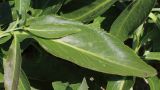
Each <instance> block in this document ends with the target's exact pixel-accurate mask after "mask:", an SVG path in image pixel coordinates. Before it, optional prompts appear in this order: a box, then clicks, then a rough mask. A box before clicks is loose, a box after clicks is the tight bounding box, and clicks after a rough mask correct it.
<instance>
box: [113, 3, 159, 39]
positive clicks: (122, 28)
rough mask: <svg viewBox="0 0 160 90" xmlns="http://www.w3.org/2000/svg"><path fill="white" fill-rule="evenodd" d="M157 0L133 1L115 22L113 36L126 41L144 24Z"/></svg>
mask: <svg viewBox="0 0 160 90" xmlns="http://www.w3.org/2000/svg"><path fill="white" fill-rule="evenodd" d="M155 1H156V0H135V1H133V2H132V3H131V4H130V5H129V6H128V7H127V8H126V9H125V10H124V11H123V12H122V13H121V14H120V16H118V18H117V19H116V20H115V21H114V23H113V24H112V26H111V30H110V32H111V34H113V35H115V36H116V37H118V38H119V39H120V40H122V41H124V40H126V39H127V38H128V37H129V36H130V34H132V33H133V32H134V30H136V29H137V28H138V26H140V25H141V24H142V22H144V20H145V19H146V18H147V16H148V15H149V13H150V11H151V9H152V8H153V6H154V4H155Z"/></svg>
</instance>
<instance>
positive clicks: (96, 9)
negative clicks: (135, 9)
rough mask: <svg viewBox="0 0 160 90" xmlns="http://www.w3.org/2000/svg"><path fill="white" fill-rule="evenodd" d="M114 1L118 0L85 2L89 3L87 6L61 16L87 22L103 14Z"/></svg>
mask: <svg viewBox="0 0 160 90" xmlns="http://www.w3.org/2000/svg"><path fill="white" fill-rule="evenodd" d="M116 1H118V0H90V1H87V3H88V2H91V3H90V4H89V5H86V6H84V7H82V8H80V9H78V10H75V11H72V12H70V13H65V14H64V15H63V16H64V17H67V18H70V19H74V20H79V21H82V22H88V21H91V20H93V19H94V18H96V17H97V16H99V15H101V14H103V13H104V12H105V11H106V10H107V9H109V8H110V7H111V6H112V5H113V4H114V3H115V2H116ZM82 2H86V1H82ZM82 13H83V14H82Z"/></svg>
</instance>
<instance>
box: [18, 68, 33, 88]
mask: <svg viewBox="0 0 160 90" xmlns="http://www.w3.org/2000/svg"><path fill="white" fill-rule="evenodd" d="M18 90H31V88H30V84H29V81H28V79H27V76H26V75H25V73H24V71H23V70H21V73H20V77H19V85H18Z"/></svg>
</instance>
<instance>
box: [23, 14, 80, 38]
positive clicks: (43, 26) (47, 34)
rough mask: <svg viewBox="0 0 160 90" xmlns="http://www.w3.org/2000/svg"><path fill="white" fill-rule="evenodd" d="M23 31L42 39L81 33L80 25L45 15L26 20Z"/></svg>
mask: <svg viewBox="0 0 160 90" xmlns="http://www.w3.org/2000/svg"><path fill="white" fill-rule="evenodd" d="M27 25H29V27H26V28H24V29H26V30H28V31H29V32H30V33H32V34H34V35H36V36H39V37H43V38H60V37H64V36H67V35H70V34H74V33H77V32H79V31H81V28H80V27H81V25H83V24H82V23H79V22H77V21H73V20H66V19H64V18H60V17H58V16H54V15H46V16H41V17H38V18H32V19H30V20H28V23H27Z"/></svg>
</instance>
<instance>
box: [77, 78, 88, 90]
mask: <svg viewBox="0 0 160 90" xmlns="http://www.w3.org/2000/svg"><path fill="white" fill-rule="evenodd" d="M88 88H89V87H88V85H87V81H86V79H85V78H83V81H82V84H81V85H80V87H79V88H78V90H88Z"/></svg>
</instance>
